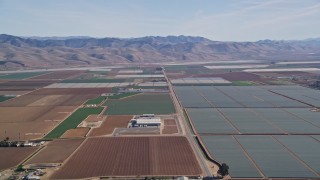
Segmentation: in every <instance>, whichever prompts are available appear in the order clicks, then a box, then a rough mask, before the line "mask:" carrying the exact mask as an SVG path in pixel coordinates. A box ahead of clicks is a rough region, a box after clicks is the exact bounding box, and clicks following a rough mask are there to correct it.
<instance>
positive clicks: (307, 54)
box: [0, 34, 320, 70]
mask: <svg viewBox="0 0 320 180" xmlns="http://www.w3.org/2000/svg"><path fill="white" fill-rule="evenodd" d="M244 59H258V60H270V61H276V60H313V59H320V38H313V39H306V40H292V41H275V40H260V41H256V42H224V41H212V40H209V39H206V38H203V37H192V36H166V37H160V36H147V37H141V38H91V37H87V36H72V37H18V36H12V35H6V34H1V35H0V69H1V70H4V69H21V68H53V67H72V66H104V65H114V64H146V63H162V62H163V63H168V62H197V61H199V62H200V61H201V62H204V61H208V62H211V61H217V60H218V61H221V60H226V61H227V60H244Z"/></svg>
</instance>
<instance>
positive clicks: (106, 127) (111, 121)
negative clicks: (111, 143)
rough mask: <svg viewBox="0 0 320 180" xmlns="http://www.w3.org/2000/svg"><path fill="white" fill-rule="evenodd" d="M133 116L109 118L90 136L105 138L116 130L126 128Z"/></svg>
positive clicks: (93, 130) (92, 131)
mask: <svg viewBox="0 0 320 180" xmlns="http://www.w3.org/2000/svg"><path fill="white" fill-rule="evenodd" d="M131 118H132V116H108V117H107V119H106V120H105V121H103V123H102V124H101V126H100V127H98V128H93V129H92V130H91V131H90V133H89V135H88V136H91V137H92V136H103V135H109V134H112V132H113V130H114V129H115V128H125V127H127V125H128V122H129V121H130V120H131Z"/></svg>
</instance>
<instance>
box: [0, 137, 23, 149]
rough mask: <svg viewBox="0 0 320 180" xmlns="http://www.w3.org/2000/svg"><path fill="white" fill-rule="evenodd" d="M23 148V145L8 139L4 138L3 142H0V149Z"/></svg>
mask: <svg viewBox="0 0 320 180" xmlns="http://www.w3.org/2000/svg"><path fill="white" fill-rule="evenodd" d="M18 146H20V147H24V144H23V143H21V144H19V142H18V141H9V137H6V138H5V139H4V140H2V141H0V147H18Z"/></svg>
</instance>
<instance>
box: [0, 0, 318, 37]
mask: <svg viewBox="0 0 320 180" xmlns="http://www.w3.org/2000/svg"><path fill="white" fill-rule="evenodd" d="M3 33H6V34H12V35H19V36H79V35H82V36H93V37H125V38H127V37H141V36H150V35H159V36H167V35H191V36H203V37H206V38H209V39H212V40H227V41H255V40H260V39H278V40H280V39H305V38H314V37H320V0H0V34H3Z"/></svg>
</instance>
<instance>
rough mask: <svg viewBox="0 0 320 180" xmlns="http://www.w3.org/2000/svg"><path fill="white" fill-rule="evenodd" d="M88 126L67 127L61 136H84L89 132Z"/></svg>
mask: <svg viewBox="0 0 320 180" xmlns="http://www.w3.org/2000/svg"><path fill="white" fill-rule="evenodd" d="M89 130H90V128H87V127H78V128H75V129H69V130H68V131H66V132H65V133H64V134H63V135H62V137H61V138H79V137H85V136H86V135H87V133H88V132H89Z"/></svg>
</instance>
